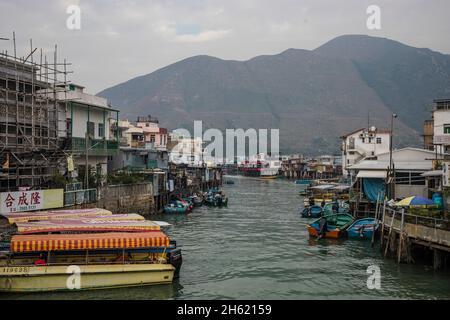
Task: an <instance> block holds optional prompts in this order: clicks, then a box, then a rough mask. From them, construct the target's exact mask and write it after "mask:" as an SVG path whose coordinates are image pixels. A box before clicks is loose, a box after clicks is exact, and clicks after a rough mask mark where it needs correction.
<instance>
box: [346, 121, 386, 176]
mask: <svg viewBox="0 0 450 320" xmlns="http://www.w3.org/2000/svg"><path fill="white" fill-rule="evenodd" d="M341 138H342V148H341V149H342V173H343V175H344V176H347V175H348V174H349V172H348V167H350V166H352V165H354V164H356V163H358V162H359V161H361V160H362V159H365V158H367V157H373V156H377V155H379V154H381V153H385V152H389V148H390V131H389V130H380V129H377V128H375V127H371V128H369V129H358V130H356V131H353V132H351V133H349V134H346V135H344V136H342V137H341Z"/></svg>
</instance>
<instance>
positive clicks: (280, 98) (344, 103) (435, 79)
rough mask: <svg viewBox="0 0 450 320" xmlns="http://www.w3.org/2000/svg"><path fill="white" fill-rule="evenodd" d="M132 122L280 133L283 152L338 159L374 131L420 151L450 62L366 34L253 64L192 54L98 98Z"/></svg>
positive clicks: (449, 78)
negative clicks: (343, 143)
mask: <svg viewBox="0 0 450 320" xmlns="http://www.w3.org/2000/svg"><path fill="white" fill-rule="evenodd" d="M98 95H99V96H102V97H105V98H108V99H109V101H110V102H111V103H112V104H113V105H114V106H118V107H119V108H120V110H121V117H128V118H129V119H130V120H134V118H135V117H137V116H138V115H147V114H151V115H153V116H156V117H158V118H159V119H160V121H161V124H162V125H164V126H166V127H168V128H169V129H175V128H181V127H184V128H192V126H193V121H194V120H202V121H203V127H204V129H206V128H219V129H222V130H223V129H226V128H244V129H246V128H256V129H258V128H279V129H280V149H281V150H282V151H284V152H303V153H305V154H321V153H331V152H338V150H339V147H340V143H339V137H340V136H342V135H343V134H345V133H347V132H350V131H352V130H354V129H357V128H361V127H365V126H367V123H368V116H369V119H370V125H371V126H372V125H374V126H377V127H379V128H383V129H385V128H387V127H388V125H389V122H390V117H391V114H392V113H393V112H395V113H397V114H398V115H399V117H398V119H397V120H396V123H395V140H394V141H395V142H396V144H397V145H398V146H404V145H420V144H421V141H420V133H421V131H422V130H421V127H422V123H423V120H425V119H426V118H428V117H429V112H427V108H426V107H429V106H430V105H431V103H432V101H433V99H437V98H443V97H448V96H450V56H449V55H444V54H440V53H438V52H433V51H431V50H429V49H418V48H413V47H409V46H406V45H404V44H401V43H399V42H395V41H392V40H389V39H384V38H376V37H369V36H362V35H348V36H341V37H338V38H335V39H333V40H331V41H329V42H328V43H326V44H324V45H322V46H321V47H319V48H317V49H315V50H312V51H309V50H300V49H288V50H286V51H284V52H282V53H280V54H277V55H265V56H258V57H255V58H253V59H250V60H248V61H229V60H221V59H218V58H214V57H210V56H195V57H192V58H188V59H185V60H182V61H180V62H177V63H174V64H172V65H169V66H167V67H165V68H162V69H159V70H157V71H155V72H153V73H150V74H148V75H144V76H140V77H137V78H134V79H131V80H129V81H127V82H125V83H122V84H119V85H116V86H114V87H111V88H108V89H106V90H104V91H102V92H100V93H99V94H98Z"/></svg>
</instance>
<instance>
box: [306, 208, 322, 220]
mask: <svg viewBox="0 0 450 320" xmlns="http://www.w3.org/2000/svg"><path fill="white" fill-rule="evenodd" d="M320 216H322V207H320V206H312V207H308V208H305V209H303V211H302V218H319V217H320Z"/></svg>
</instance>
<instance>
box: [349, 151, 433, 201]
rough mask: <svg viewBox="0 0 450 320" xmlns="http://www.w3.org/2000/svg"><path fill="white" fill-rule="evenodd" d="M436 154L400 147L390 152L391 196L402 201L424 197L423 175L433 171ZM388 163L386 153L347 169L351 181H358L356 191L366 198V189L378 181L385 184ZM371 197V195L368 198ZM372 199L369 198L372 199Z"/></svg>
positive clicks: (388, 153) (388, 154) (388, 156)
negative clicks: (392, 183) (391, 167)
mask: <svg viewBox="0 0 450 320" xmlns="http://www.w3.org/2000/svg"><path fill="white" fill-rule="evenodd" d="M435 157H436V154H435V153H434V152H433V151H430V150H426V149H417V148H403V149H398V150H394V151H393V152H392V162H393V164H394V168H395V180H394V183H395V197H396V198H404V197H409V196H413V195H417V196H423V197H428V190H427V185H426V179H425V177H424V173H425V172H428V171H430V170H432V169H433V161H434V160H435ZM389 163H390V152H385V153H381V154H378V155H377V156H376V157H372V158H370V159H364V160H362V161H359V162H358V163H357V164H354V165H352V166H349V167H347V170H348V171H349V173H350V175H351V177H352V181H354V182H359V188H360V190H361V192H362V193H363V194H366V196H368V192H367V190H364V189H365V188H367V187H368V186H369V185H370V184H372V185H374V182H376V181H379V182H380V183H379V185H380V186H381V185H385V184H386V180H387V174H388V168H389ZM372 196H373V195H372ZM372 200H373V199H372Z"/></svg>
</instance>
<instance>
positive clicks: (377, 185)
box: [362, 178, 386, 202]
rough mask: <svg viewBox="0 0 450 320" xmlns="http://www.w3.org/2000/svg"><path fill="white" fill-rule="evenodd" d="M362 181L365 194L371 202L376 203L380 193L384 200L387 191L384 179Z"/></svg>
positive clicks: (365, 179)
mask: <svg viewBox="0 0 450 320" xmlns="http://www.w3.org/2000/svg"><path fill="white" fill-rule="evenodd" d="M362 181H363V188H364V194H365V196H366V198H367V199H369V201H371V202H376V201H377V199H378V195H379V194H380V193H381V196H382V198H384V195H385V190H386V186H385V183H384V179H375V178H364V179H362Z"/></svg>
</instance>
